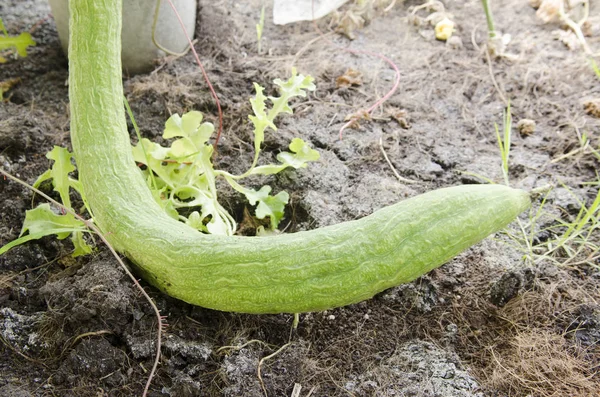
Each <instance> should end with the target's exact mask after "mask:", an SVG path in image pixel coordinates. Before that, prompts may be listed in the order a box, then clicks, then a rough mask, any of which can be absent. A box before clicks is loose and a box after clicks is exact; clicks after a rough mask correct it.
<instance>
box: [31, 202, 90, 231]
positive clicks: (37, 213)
mask: <svg viewBox="0 0 600 397" xmlns="http://www.w3.org/2000/svg"><path fill="white" fill-rule="evenodd" d="M65 229H68V230H71V232H72V231H76V230H79V231H83V230H86V227H85V224H84V223H83V222H82V221H80V220H79V219H76V218H75V217H74V216H73V215H72V214H68V213H67V214H65V215H58V214H56V213H55V212H54V211H52V208H51V207H50V204H47V203H45V204H40V205H39V206H37V207H36V208H34V209H32V210H27V211H26V212H25V222H23V229H21V234H20V236H23V234H25V232H27V231H28V232H29V234H38V233H46V235H50V234H56V235H57V237H58V239H59V240H62V239H65V238H67V237H68V236H69V234H71V232H64V231H63V232H56V231H57V230H65Z"/></svg>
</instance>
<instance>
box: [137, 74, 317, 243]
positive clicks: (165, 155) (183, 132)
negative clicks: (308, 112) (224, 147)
mask: <svg viewBox="0 0 600 397" xmlns="http://www.w3.org/2000/svg"><path fill="white" fill-rule="evenodd" d="M274 83H275V84H276V85H277V86H278V87H279V92H280V95H281V96H280V97H268V98H267V97H266V96H265V95H264V94H263V90H264V88H263V87H261V86H260V85H258V84H256V83H255V84H254V88H255V90H256V95H255V97H254V98H252V99H251V100H250V102H251V104H252V109H253V111H254V115H252V116H250V117H249V118H250V120H251V122H252V124H253V125H254V150H255V154H254V160H253V162H252V165H251V167H250V168H249V169H248V170H247V171H246V172H244V173H243V174H241V175H232V174H230V173H228V172H226V171H222V170H215V169H214V167H213V164H212V161H211V159H212V155H213V146H212V145H211V144H209V142H208V140H209V138H210V137H211V135H212V133H213V131H214V126H213V125H212V124H211V123H208V122H203V115H202V113H200V112H197V111H191V112H188V113H186V114H184V115H182V116H179V115H178V114H174V115H173V116H171V117H170V118H169V120H167V122H166V124H165V130H164V132H163V138H165V139H171V138H176V140H175V141H174V142H173V143H172V145H171V147H170V148H165V147H163V146H161V145H159V144H157V143H154V142H151V141H150V140H148V139H142V140H141V141H140V143H138V145H136V146H135V147H134V149H133V155H134V159H135V161H137V162H138V163H141V164H144V165H145V166H146V167H147V168H146V170H145V171H144V174H145V176H146V180H147V183H148V186H149V188H150V190H151V191H152V194H153V196H154V197H155V199H156V201H157V202H158V203H159V204H160V205H161V207H162V208H163V209H164V210H165V212H167V214H169V215H170V216H171V217H173V218H175V219H179V220H181V221H183V222H185V223H186V224H188V225H189V226H191V227H193V228H195V229H198V230H200V231H203V232H207V233H211V234H222V235H233V234H234V233H235V231H236V229H237V225H236V222H235V220H234V219H233V217H232V216H231V215H230V214H229V213H228V212H227V210H226V209H225V208H223V206H222V205H221V204H219V202H218V193H217V188H216V184H215V181H216V179H217V177H223V178H224V179H225V180H226V181H227V182H228V183H229V184H230V185H231V186H232V187H233V188H234V189H235V190H237V191H238V192H240V193H242V194H243V195H244V196H246V198H247V199H248V201H249V202H250V204H251V205H256V216H257V218H259V219H264V218H266V217H269V220H270V225H271V228H272V229H276V228H277V226H278V225H279V222H280V221H281V219H282V218H283V209H284V206H285V205H286V204H287V202H288V198H289V195H288V194H287V192H285V191H282V192H279V193H278V194H276V195H270V192H271V187H270V186H268V185H267V186H263V187H262V188H261V189H259V190H258V191H256V190H254V189H250V188H246V187H244V186H242V185H241V184H240V183H238V181H239V180H241V179H244V178H246V177H249V176H251V175H272V174H277V173H278V172H281V171H283V170H284V169H286V168H288V167H292V168H296V169H298V168H304V167H306V166H307V163H308V162H309V161H316V160H318V159H319V153H318V152H317V151H316V150H313V149H311V148H310V146H309V145H308V144H307V143H306V142H304V141H303V140H302V139H300V138H295V139H293V140H292V142H291V143H290V145H289V149H290V152H282V153H279V155H277V159H278V160H279V164H269V165H262V166H257V164H258V160H259V155H260V152H261V145H262V143H263V142H264V137H265V131H266V130H267V129H268V128H271V129H272V130H276V129H277V127H276V126H275V123H274V120H275V118H276V117H277V116H278V115H279V114H281V113H292V109H291V108H290V106H289V100H290V99H291V98H293V97H295V96H305V95H306V92H305V90H314V88H315V86H314V84H313V79H312V77H310V76H303V75H298V74H297V73H296V71H295V70H293V72H292V77H291V78H290V79H289V80H287V81H285V82H284V81H282V80H279V79H277V80H275V82H274ZM267 100H268V101H269V102H271V105H272V106H271V108H270V109H267V107H266V103H267ZM194 207H200V208H201V210H200V211H193V212H191V214H190V215H188V216H187V217H186V216H184V215H181V214H179V213H178V212H177V210H179V209H182V208H194Z"/></svg>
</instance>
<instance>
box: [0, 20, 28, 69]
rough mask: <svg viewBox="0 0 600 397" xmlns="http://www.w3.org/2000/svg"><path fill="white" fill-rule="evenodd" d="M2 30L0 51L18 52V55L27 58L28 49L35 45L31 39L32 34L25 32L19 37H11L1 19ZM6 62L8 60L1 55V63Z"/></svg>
mask: <svg viewBox="0 0 600 397" xmlns="http://www.w3.org/2000/svg"><path fill="white" fill-rule="evenodd" d="M0 30H1V31H2V35H0V51H4V50H10V49H12V50H14V51H16V53H17V55H19V56H21V57H26V56H27V48H28V47H30V46H34V45H35V41H33V39H32V38H31V34H29V33H28V32H23V33H21V34H20V35H18V36H9V35H8V32H7V31H6V28H5V27H4V23H3V22H2V19H1V18H0ZM6 62H7V60H6V58H4V57H3V56H1V55H0V63H6Z"/></svg>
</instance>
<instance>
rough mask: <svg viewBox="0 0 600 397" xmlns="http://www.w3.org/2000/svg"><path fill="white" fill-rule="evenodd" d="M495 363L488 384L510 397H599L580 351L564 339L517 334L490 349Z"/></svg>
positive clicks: (551, 334) (542, 333) (544, 334)
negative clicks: (526, 396) (525, 396)
mask: <svg viewBox="0 0 600 397" xmlns="http://www.w3.org/2000/svg"><path fill="white" fill-rule="evenodd" d="M488 351H489V354H490V355H491V358H492V360H491V361H490V363H489V364H490V365H489V368H488V371H486V372H487V378H486V383H487V385H488V386H489V387H490V388H491V389H492V390H502V391H504V392H506V393H507V394H508V395H510V396H523V395H532V396H543V397H558V396H597V395H598V381H597V380H594V379H593V378H594V375H595V374H594V372H593V368H590V363H589V362H588V361H586V359H585V357H584V354H583V353H582V352H581V350H580V349H578V348H577V347H575V346H573V345H572V344H570V343H569V342H568V341H567V340H566V339H565V338H564V336H563V335H558V334H556V333H554V332H551V331H546V330H539V329H530V330H524V331H522V332H521V331H518V332H516V333H515V335H514V336H513V337H512V339H510V340H508V341H507V344H506V345H504V346H501V347H498V348H493V347H492V348H490V349H489V350H488Z"/></svg>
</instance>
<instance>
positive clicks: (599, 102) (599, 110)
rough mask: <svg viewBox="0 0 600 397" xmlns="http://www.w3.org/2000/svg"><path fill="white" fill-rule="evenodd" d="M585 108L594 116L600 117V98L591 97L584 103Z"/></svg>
mask: <svg viewBox="0 0 600 397" xmlns="http://www.w3.org/2000/svg"><path fill="white" fill-rule="evenodd" d="M583 110H585V112H586V113H587V114H589V115H590V116H592V117H598V118H600V99H590V100H589V101H585V102H584V103H583Z"/></svg>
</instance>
